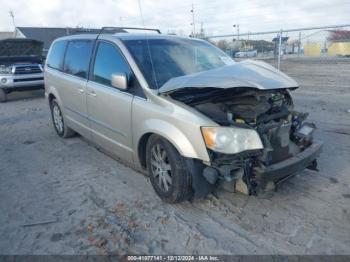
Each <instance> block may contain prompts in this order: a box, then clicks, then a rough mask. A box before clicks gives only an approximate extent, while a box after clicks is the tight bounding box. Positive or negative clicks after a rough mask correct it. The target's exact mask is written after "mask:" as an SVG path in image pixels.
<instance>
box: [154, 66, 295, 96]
mask: <svg viewBox="0 0 350 262" xmlns="http://www.w3.org/2000/svg"><path fill="white" fill-rule="evenodd" d="M298 86H299V85H298V83H297V82H295V81H294V80H293V79H291V78H290V77H289V76H287V75H286V74H284V73H282V72H281V71H279V70H277V69H276V68H274V67H273V66H270V65H269V64H267V63H265V62H261V61H253V60H244V61H242V62H239V63H235V64H233V65H228V66H224V67H220V68H216V69H212V70H208V71H203V72H199V73H195V74H191V75H185V76H180V77H174V78H171V79H170V80H168V81H167V82H166V83H165V84H164V85H163V86H161V87H160V88H159V92H160V93H172V92H173V91H176V90H179V89H183V88H208V87H213V88H223V89H227V88H235V87H250V88H257V89H260V90H269V89H281V88H284V89H287V88H297V87H298Z"/></svg>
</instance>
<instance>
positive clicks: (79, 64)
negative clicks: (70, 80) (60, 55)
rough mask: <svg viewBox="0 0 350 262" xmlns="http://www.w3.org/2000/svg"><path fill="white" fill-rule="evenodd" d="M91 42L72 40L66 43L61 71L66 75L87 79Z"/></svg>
mask: <svg viewBox="0 0 350 262" xmlns="http://www.w3.org/2000/svg"><path fill="white" fill-rule="evenodd" d="M91 51H92V41H90V40H74V41H69V42H68V47H67V51H66V56H65V58H64V68H63V71H64V72H65V73H67V74H71V75H74V76H78V77H82V78H87V75H88V70H89V63H90V56H91Z"/></svg>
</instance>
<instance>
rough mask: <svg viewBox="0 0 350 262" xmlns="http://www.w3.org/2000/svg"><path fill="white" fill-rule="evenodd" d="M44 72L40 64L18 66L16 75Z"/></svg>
mask: <svg viewBox="0 0 350 262" xmlns="http://www.w3.org/2000/svg"><path fill="white" fill-rule="evenodd" d="M37 73H42V71H41V69H40V67H39V65H26V66H16V67H15V75H26V74H37Z"/></svg>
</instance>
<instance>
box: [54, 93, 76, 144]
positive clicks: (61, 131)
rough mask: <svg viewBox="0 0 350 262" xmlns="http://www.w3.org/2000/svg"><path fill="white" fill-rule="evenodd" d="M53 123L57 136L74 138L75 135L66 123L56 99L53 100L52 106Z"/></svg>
mask: <svg viewBox="0 0 350 262" xmlns="http://www.w3.org/2000/svg"><path fill="white" fill-rule="evenodd" d="M50 108H51V117H52V123H53V126H54V128H55V130H56V133H57V135H59V136H60V137H63V138H68V137H72V136H74V135H75V132H74V130H73V129H71V128H69V127H68V126H67V125H66V124H65V122H64V117H63V114H62V111H61V108H60V106H59V105H58V103H57V101H56V99H53V100H52V101H51V104H50Z"/></svg>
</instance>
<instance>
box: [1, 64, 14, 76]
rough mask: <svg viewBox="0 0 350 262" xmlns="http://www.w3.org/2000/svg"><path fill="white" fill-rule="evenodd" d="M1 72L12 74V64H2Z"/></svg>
mask: <svg viewBox="0 0 350 262" xmlns="http://www.w3.org/2000/svg"><path fill="white" fill-rule="evenodd" d="M0 74H6V75H8V74H12V66H0Z"/></svg>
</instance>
